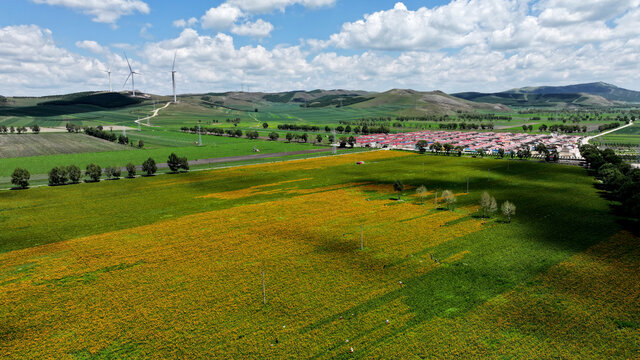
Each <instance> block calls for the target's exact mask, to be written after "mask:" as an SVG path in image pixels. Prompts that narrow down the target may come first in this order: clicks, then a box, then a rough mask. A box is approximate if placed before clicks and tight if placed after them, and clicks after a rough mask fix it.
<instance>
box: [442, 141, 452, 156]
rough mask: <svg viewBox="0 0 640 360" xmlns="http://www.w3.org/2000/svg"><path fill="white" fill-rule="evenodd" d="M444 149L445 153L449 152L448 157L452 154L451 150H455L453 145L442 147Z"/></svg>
mask: <svg viewBox="0 0 640 360" xmlns="http://www.w3.org/2000/svg"><path fill="white" fill-rule="evenodd" d="M442 147H443V148H444V151H446V152H447V155H448V154H449V153H450V152H451V150H453V145H451V144H448V143H447V144H444V145H442Z"/></svg>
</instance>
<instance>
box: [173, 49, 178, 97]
mask: <svg viewBox="0 0 640 360" xmlns="http://www.w3.org/2000/svg"><path fill="white" fill-rule="evenodd" d="M176 56H178V52H177V51H176V53H175V54H173V66H172V67H171V83H172V84H173V102H174V103H177V102H178V98H177V97H176V73H177V71H176Z"/></svg>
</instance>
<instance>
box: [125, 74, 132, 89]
mask: <svg viewBox="0 0 640 360" xmlns="http://www.w3.org/2000/svg"><path fill="white" fill-rule="evenodd" d="M132 74H133V73H129V76H127V80H125V81H124V85H122V88H124V87H125V86H127V83H128V82H129V78H131V76H132Z"/></svg>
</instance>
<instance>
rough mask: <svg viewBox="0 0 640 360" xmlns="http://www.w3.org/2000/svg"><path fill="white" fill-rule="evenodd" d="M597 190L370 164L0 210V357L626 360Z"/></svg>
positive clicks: (635, 269) (252, 170)
mask: <svg viewBox="0 0 640 360" xmlns="http://www.w3.org/2000/svg"><path fill="white" fill-rule="evenodd" d="M356 161H364V162H365V164H364V165H356V164H355V163H356ZM423 169H424V170H423ZM488 169H490V172H489V177H488V175H487V174H488V171H487V170H488ZM467 178H468V179H469V184H470V191H469V193H467ZM395 180H401V181H402V182H403V183H404V185H405V191H404V192H403V193H402V194H398V193H397V192H394V188H393V183H394V182H395ZM592 182H593V180H592V179H591V178H589V177H588V176H587V175H586V173H585V172H584V170H583V169H581V168H577V167H565V166H555V165H548V164H539V163H533V162H517V161H516V162H511V163H510V164H508V165H507V163H506V161H499V160H483V159H470V158H460V159H459V158H453V157H451V158H449V157H434V156H424V155H422V156H421V155H416V154H409V153H401V152H389V151H379V152H369V153H361V154H352V155H344V156H337V157H327V158H319V159H311V160H300V161H292V162H286V163H278V164H263V165H255V166H246V167H238V168H229V169H223V170H216V171H205V172H197V173H189V174H180V175H166V176H157V177H151V178H140V179H135V180H124V179H123V180H119V181H109V182H103V183H100V184H83V185H76V186H68V187H56V188H39V189H30V190H28V191H11V192H2V193H0V206H1V207H0V210H1V211H0V221H2V226H3V229H2V232H1V233H0V357H2V358H8V359H45V358H52V359H94V358H95V359H115V358H117V359H121V358H122V359H127V358H144V359H153V358H158V359H166V358H185V359H186V358H189V359H192V358H203V359H212V358H235V359H238V358H246V359H256V358H265V359H272V358H310V359H330V358H379V359H396V358H410V359H418V358H433V359H443V358H482V359H484V358H504V359H508V358H515V359H523V358H526V359H538V358H545V359H546V358H565V359H591V358H603V359H611V358H620V359H630V358H638V357H640V281H639V280H640V275H639V274H640V238H639V237H638V236H637V235H635V234H634V233H632V232H630V231H628V230H626V229H625V227H624V226H623V225H622V224H621V222H620V221H619V220H618V219H616V218H615V217H614V216H613V215H612V214H611V211H610V209H609V204H608V202H607V201H606V200H605V199H603V198H602V197H601V196H600V194H598V192H597V190H596V189H595V188H594V187H593V183H592ZM420 185H425V186H426V187H427V189H428V192H427V193H426V196H425V197H424V199H421V198H420V197H418V196H417V195H416V194H415V188H417V187H418V186H420ZM443 190H451V191H452V192H453V193H454V194H455V196H456V199H457V206H456V207H455V209H453V210H451V211H450V210H447V209H446V205H445V204H444V203H442V200H441V199H440V201H438V203H437V204H436V198H435V195H436V192H437V193H439V194H442V191H443ZM483 191H488V192H489V193H490V194H491V195H492V196H494V197H495V198H496V200H497V201H498V203H502V202H503V201H506V200H509V201H512V202H514V203H515V204H516V206H517V215H516V216H515V217H514V218H513V221H512V222H511V223H508V222H507V221H506V219H505V218H504V217H503V216H501V215H498V214H495V215H494V216H492V217H491V218H489V219H487V220H486V221H485V220H483V219H482V216H481V215H482V212H481V211H480V209H479V205H478V202H479V198H480V194H481V193H482V192H483ZM397 199H400V200H401V201H398V200H397ZM423 200H424V201H423ZM423 202H424V203H423ZM362 239H363V240H364V241H363V244H364V249H361V240H362ZM263 272H264V288H265V294H266V297H265V298H266V304H264V303H263V275H262V274H263ZM352 349H353V352H352Z"/></svg>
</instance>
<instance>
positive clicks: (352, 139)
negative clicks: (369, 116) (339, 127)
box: [347, 136, 356, 148]
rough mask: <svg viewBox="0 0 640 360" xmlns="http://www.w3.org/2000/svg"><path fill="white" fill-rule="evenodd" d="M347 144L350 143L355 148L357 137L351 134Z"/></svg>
mask: <svg viewBox="0 0 640 360" xmlns="http://www.w3.org/2000/svg"><path fill="white" fill-rule="evenodd" d="M347 144H349V146H350V147H351V148H353V147H354V146H356V138H355V137H353V136H349V138H348V139H347Z"/></svg>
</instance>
